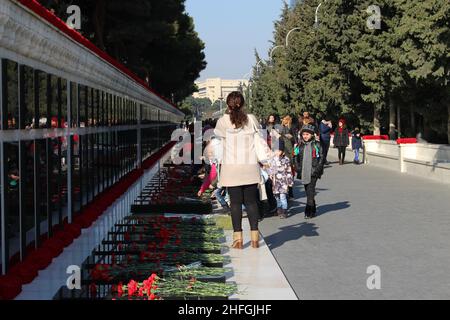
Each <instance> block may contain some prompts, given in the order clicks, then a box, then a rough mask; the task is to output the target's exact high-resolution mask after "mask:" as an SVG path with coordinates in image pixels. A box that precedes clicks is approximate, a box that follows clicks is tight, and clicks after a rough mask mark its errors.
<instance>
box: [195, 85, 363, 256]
mask: <svg viewBox="0 0 450 320" xmlns="http://www.w3.org/2000/svg"><path fill="white" fill-rule="evenodd" d="M227 106H228V109H227V111H226V112H225V114H224V115H223V116H222V117H221V118H220V119H219V120H218V121H217V123H214V124H213V123H208V127H209V128H214V136H213V137H212V138H211V139H210V140H209V141H208V142H207V143H206V145H205V149H204V150H205V152H204V154H205V156H204V167H205V170H204V171H205V176H204V182H203V184H202V187H201V188H200V190H199V192H198V195H199V196H201V195H202V194H203V193H204V192H205V191H206V190H207V189H208V188H209V189H213V190H214V192H213V194H214V196H215V197H216V198H217V200H218V201H219V202H220V204H221V205H222V207H223V209H224V210H226V211H229V212H230V214H231V218H232V224H233V229H234V233H233V244H232V247H233V248H235V249H242V248H243V231H242V214H243V209H244V208H245V211H246V213H247V217H248V219H249V222H250V228H251V246H252V247H253V248H258V247H259V231H258V224H259V222H260V220H261V218H262V214H263V212H264V211H269V212H270V211H271V212H276V215H278V216H279V217H280V218H282V219H285V218H287V217H288V214H287V212H288V199H289V198H290V197H293V186H294V180H295V178H297V179H299V180H300V181H301V183H302V184H303V186H304V188H305V192H306V207H305V218H306V219H311V218H314V217H315V216H316V212H317V204H316V201H315V194H316V184H317V181H318V180H319V179H320V178H321V177H322V175H323V173H324V166H325V165H326V164H329V162H328V160H327V156H328V150H329V148H330V144H331V136H332V132H333V131H334V140H333V144H334V146H335V147H336V148H338V156H339V163H340V164H341V165H342V164H344V161H345V152H346V149H347V147H348V146H349V140H350V139H349V130H348V129H347V127H346V122H345V120H344V119H340V120H339V122H338V125H337V127H336V128H333V125H332V123H331V121H330V119H328V118H327V117H323V120H322V121H321V122H320V123H317V122H316V121H315V120H314V119H313V117H312V116H311V115H310V113H308V112H305V113H303V114H302V116H301V117H299V119H298V122H297V123H296V124H295V125H294V124H293V120H292V117H291V116H285V117H283V118H282V119H281V121H280V123H278V121H277V120H278V119H277V116H276V115H271V116H270V117H269V118H268V119H267V121H266V122H265V123H263V125H261V124H260V121H258V120H257V119H256V117H255V116H254V115H252V114H247V113H246V112H245V111H244V107H245V99H244V97H243V95H242V94H241V93H240V92H238V91H236V92H232V93H231V94H229V95H228V97H227ZM264 130H266V133H267V135H264V134H263V135H261V132H263V133H264ZM263 137H266V139H264V138H263ZM244 142H245V143H244ZM352 144H353V149H355V150H356V149H358V151H357V152H356V151H355V163H356V161H357V162H358V163H359V149H360V148H361V147H362V140H361V134H360V132H359V130H356V129H355V131H354V132H353V139H352ZM239 159H240V160H239ZM242 159H245V161H242ZM264 203H265V204H267V205H268V207H269V209H268V210H264V205H263V206H262V205H261V204H264ZM271 204H273V205H272V207H273V208H271Z"/></svg>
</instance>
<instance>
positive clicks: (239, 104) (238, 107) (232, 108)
mask: <svg viewBox="0 0 450 320" xmlns="http://www.w3.org/2000/svg"><path fill="white" fill-rule="evenodd" d="M227 105H228V111H229V112H228V113H229V114H230V120H231V123H232V124H234V126H235V128H236V129H239V128H242V127H243V126H245V125H246V124H247V123H248V116H247V114H246V113H245V112H244V110H243V109H244V105H245V99H244V96H243V95H242V93H240V92H239V91H233V92H231V93H230V94H229V95H228V97H227Z"/></svg>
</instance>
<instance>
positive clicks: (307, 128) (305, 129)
mask: <svg viewBox="0 0 450 320" xmlns="http://www.w3.org/2000/svg"><path fill="white" fill-rule="evenodd" d="M303 132H309V133H311V134H315V133H316V130H315V128H314V126H313V125H310V124H305V125H303V127H302V130H301V131H300V134H303Z"/></svg>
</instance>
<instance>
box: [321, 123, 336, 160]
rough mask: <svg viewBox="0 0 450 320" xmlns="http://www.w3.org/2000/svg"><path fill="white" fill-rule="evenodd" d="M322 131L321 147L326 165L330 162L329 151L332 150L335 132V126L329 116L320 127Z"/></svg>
mask: <svg viewBox="0 0 450 320" xmlns="http://www.w3.org/2000/svg"><path fill="white" fill-rule="evenodd" d="M319 130H320V145H321V146H322V152H323V159H324V163H325V164H326V165H328V164H329V162H328V150H330V143H331V130H333V124H332V123H331V121H330V120H329V117H328V116H325V117H324V118H323V119H322V122H321V123H320V125H319Z"/></svg>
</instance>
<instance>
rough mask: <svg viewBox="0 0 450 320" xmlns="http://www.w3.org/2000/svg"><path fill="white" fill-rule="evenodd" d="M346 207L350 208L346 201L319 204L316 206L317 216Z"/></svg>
mask: <svg viewBox="0 0 450 320" xmlns="http://www.w3.org/2000/svg"><path fill="white" fill-rule="evenodd" d="M347 208H350V202H348V201H342V202H336V203H332V204H324V205H319V206H318V207H317V216H321V215H323V214H327V213H332V212H335V211H339V210H344V209H347Z"/></svg>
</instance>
